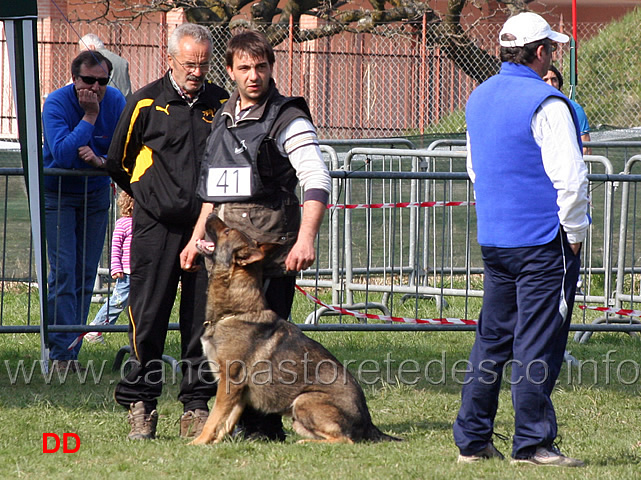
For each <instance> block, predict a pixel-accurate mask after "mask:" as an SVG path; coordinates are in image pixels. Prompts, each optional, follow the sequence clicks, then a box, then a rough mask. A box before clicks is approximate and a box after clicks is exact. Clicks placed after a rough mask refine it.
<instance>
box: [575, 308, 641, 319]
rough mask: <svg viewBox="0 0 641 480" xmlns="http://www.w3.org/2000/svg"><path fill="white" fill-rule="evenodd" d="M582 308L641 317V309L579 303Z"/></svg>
mask: <svg viewBox="0 0 641 480" xmlns="http://www.w3.org/2000/svg"><path fill="white" fill-rule="evenodd" d="M579 308H580V309H581V310H596V311H597V312H604V313H611V314H613V315H621V316H624V317H641V310H627V309H625V308H620V309H618V310H617V309H616V308H611V307H591V306H589V305H579Z"/></svg>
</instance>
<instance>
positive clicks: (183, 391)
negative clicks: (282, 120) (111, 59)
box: [107, 23, 228, 440]
mask: <svg viewBox="0 0 641 480" xmlns="http://www.w3.org/2000/svg"><path fill="white" fill-rule="evenodd" d="M212 45H213V39H212V37H211V33H210V32H209V30H207V29H206V28H205V27H203V26H201V25H196V24H192V23H185V24H182V25H180V26H178V27H177V28H176V29H175V30H174V31H173V32H172V34H171V36H170V37H169V42H168V48H167V53H168V63H169V70H168V71H167V72H166V73H165V75H164V76H163V77H162V78H160V79H159V80H156V81H154V82H152V83H150V84H149V85H147V86H145V87H143V88H141V89H140V90H137V91H136V92H134V93H133V94H132V95H131V96H130V97H129V99H128V101H127V106H126V107H125V111H124V112H123V114H122V116H121V118H120V122H119V123H118V127H117V128H116V132H115V134H114V141H113V142H112V145H111V148H110V149H109V157H108V161H107V169H108V171H109V173H110V174H111V177H112V178H113V180H114V181H115V182H116V183H117V184H118V186H120V188H122V189H123V190H124V191H126V192H127V193H128V194H129V195H131V196H132V197H133V198H134V200H135V203H134V212H133V234H132V235H133V236H132V240H131V276H130V292H129V317H130V322H129V341H130V346H131V353H132V355H131V358H130V364H131V366H132V368H131V370H130V372H129V373H128V374H127V375H126V376H125V377H124V378H122V379H121V381H120V382H119V383H118V384H117V385H116V391H115V394H114V396H115V399H116V401H117V402H118V403H119V404H120V405H122V406H124V407H125V408H128V409H129V415H128V417H127V418H128V421H129V425H130V426H131V430H130V432H129V435H128V438H129V439H131V440H144V439H153V438H155V436H156V426H157V422H158V412H157V410H156V406H157V403H158V397H159V396H160V395H161V393H162V387H163V370H162V365H163V364H162V354H163V351H164V348H165V339H166V337H167V330H168V326H169V317H170V314H171V311H172V308H173V306H174V302H175V300H176V294H177V293H178V285H179V284H180V285H181V295H180V311H179V323H180V338H181V362H180V365H181V368H182V373H183V378H182V381H181V383H180V393H179V396H178V399H179V400H180V401H181V402H182V403H183V411H184V413H183V416H182V417H181V420H180V435H181V436H186V437H193V436H194V435H198V434H199V433H200V430H202V427H203V425H204V424H205V422H206V420H207V416H208V412H209V408H208V406H207V402H208V401H209V399H210V398H211V397H212V396H213V395H214V393H215V388H216V386H215V384H214V383H213V381H211V382H208V381H205V379H204V377H203V373H202V372H203V368H202V367H201V366H202V365H203V364H204V363H205V362H206V359H205V357H204V355H203V352H202V345H201V343H200V336H201V335H202V334H203V332H204V327H203V322H204V321H205V305H206V290H207V272H206V271H204V269H202V270H201V271H198V272H185V271H183V270H182V269H181V268H180V258H179V255H180V252H181V251H182V249H183V248H184V247H185V245H187V242H188V241H189V239H190V238H191V235H192V231H193V228H194V225H195V223H196V220H197V219H198V214H199V212H200V209H201V201H200V199H199V198H198V197H197V196H196V187H197V185H198V172H199V170H200V162H201V159H202V156H203V153H204V151H205V142H206V141H207V135H209V131H210V130H211V124H212V121H213V118H214V115H215V113H216V111H217V110H219V109H220V108H221V106H222V104H223V102H224V101H225V100H226V99H227V98H228V94H227V92H226V91H225V90H223V89H222V88H221V87H219V86H217V85H214V84H213V83H209V82H207V81H206V75H207V73H208V72H209V68H210V65H211V64H210V62H211V57H212Z"/></svg>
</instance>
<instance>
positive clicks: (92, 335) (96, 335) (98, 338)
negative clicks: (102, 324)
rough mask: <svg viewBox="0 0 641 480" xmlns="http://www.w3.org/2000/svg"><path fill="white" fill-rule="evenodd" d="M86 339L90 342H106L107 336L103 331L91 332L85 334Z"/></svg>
mask: <svg viewBox="0 0 641 480" xmlns="http://www.w3.org/2000/svg"><path fill="white" fill-rule="evenodd" d="M84 340H85V342H89V343H105V337H103V336H102V332H89V333H87V334H85V336H84Z"/></svg>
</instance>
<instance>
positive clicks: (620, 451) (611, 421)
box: [0, 295, 641, 480]
mask: <svg viewBox="0 0 641 480" xmlns="http://www.w3.org/2000/svg"><path fill="white" fill-rule="evenodd" d="M409 303H411V302H409ZM454 303H456V302H454ZM421 305H422V306H421V311H420V312H419V313H420V314H421V315H428V314H429V313H430V309H434V305H433V304H432V303H431V302H427V301H426V302H422V303H421ZM93 308H97V306H95V305H94V307H93ZM311 308H312V306H311V305H310V304H309V302H308V300H306V299H305V298H304V297H303V296H302V295H297V296H296V301H295V310H294V312H295V314H294V319H295V321H301V320H302V318H304V315H305V314H306V312H308V311H309V310H310V309H311ZM399 308H400V307H399ZM406 308H408V309H410V310H411V308H410V307H406ZM450 308H451V309H453V311H454V312H456V311H457V310H456V309H457V308H461V307H460V306H457V305H452V306H450ZM398 313H400V314H402V313H403V312H401V311H399V312H398ZM576 315H579V316H580V315H581V314H580V313H577V312H575V321H577V320H576ZM334 321H335V320H334ZM121 322H122V320H121ZM310 336H312V337H313V338H315V339H316V340H318V341H320V342H321V343H323V344H324V345H325V346H326V347H328V348H329V349H330V350H331V351H332V352H333V353H334V354H335V355H336V356H337V357H338V358H339V359H340V360H342V361H343V362H344V363H348V364H349V365H350V370H351V371H352V373H353V374H354V375H355V376H356V377H357V379H358V380H359V381H360V382H361V385H362V386H363V388H364V390H365V393H366V396H367V400H368V404H369V407H370V410H371V412H372V416H373V419H374V422H375V423H376V424H377V425H378V426H379V427H380V428H381V429H382V430H383V431H385V432H387V433H390V434H393V435H397V436H400V437H402V438H403V439H404V440H405V441H404V442H402V443H391V444H390V443H384V444H359V445H352V446H348V445H316V444H298V443H296V441H297V440H299V439H300V438H299V437H298V436H297V435H296V434H294V433H293V432H292V431H291V429H290V426H291V422H290V421H289V420H286V423H285V424H286V428H287V429H288V430H289V433H290V435H289V438H288V440H287V441H286V442H285V443H284V444H274V443H267V442H256V441H254V442H247V441H240V440H228V441H225V442H224V443H222V444H220V445H211V446H205V447H193V446H188V445H187V444H186V443H187V442H186V441H185V440H184V439H181V438H180V437H179V436H178V423H177V422H178V418H179V417H180V414H181V413H182V406H181V404H180V403H179V402H178V401H177V399H176V397H177V393H178V385H179V381H180V378H175V377H174V376H173V375H172V374H171V373H170V370H169V368H167V377H166V382H167V383H166V385H165V388H164V391H163V395H162V397H161V398H160V402H159V406H158V410H159V413H160V420H159V426H158V438H157V440H155V441H151V442H129V441H127V440H126V435H127V433H128V431H129V428H128V425H127V421H126V412H125V411H124V409H122V408H121V407H119V406H118V405H116V404H115V402H114V401H113V388H114V384H115V383H116V382H117V381H118V379H119V378H120V374H119V373H118V372H117V373H113V372H112V371H111V365H112V362H113V359H114V356H115V354H116V352H117V350H118V349H119V348H120V347H121V346H123V345H125V344H126V343H127V340H126V335H125V334H124V333H111V334H108V335H107V337H106V338H107V341H106V343H105V344H103V345H89V344H85V346H83V349H82V351H81V355H80V360H81V361H82V362H83V363H84V364H85V365H87V366H89V367H90V368H89V371H88V375H87V376H86V377H79V376H78V375H77V374H71V375H70V376H69V377H68V378H66V379H64V378H59V377H58V376H57V375H56V374H54V375H53V376H52V377H50V378H45V377H43V375H42V374H40V373H39V365H38V363H37V362H38V359H39V338H38V336H37V335H34V334H5V335H0V358H1V359H2V364H0V422H1V425H2V426H3V432H2V435H0V447H1V448H0V478H29V479H31V478H33V479H41V478H51V479H59V478H60V479H77V478H92V479H102V478H109V479H114V478H118V479H121V478H132V479H137V478H140V479H146V480H147V479H149V478H158V479H160V478H172V479H173V478H181V479H183V478H184V479H192V478H193V479H200V478H225V479H228V478H232V479H250V478H257V479H270V478H274V479H307V478H309V479H311V478H314V479H352V478H353V479H362V478H376V479H388V478H389V479H401V478H402V479H405V478H408V479H410V478H411V479H426V478H448V479H450V478H453V479H470V478H475V479H476V478H479V479H480V478H486V479H495V478H501V479H514V478H536V479H538V478H543V479H545V478H550V479H553V478H554V479H558V478H576V479H586V478H594V479H612V480H619V479H633V478H638V472H639V468H640V467H641V434H640V433H639V432H640V429H639V425H641V395H640V394H641V381H640V379H639V376H640V372H639V362H640V360H641V357H640V355H639V346H640V344H639V340H638V339H636V338H632V337H630V336H628V335H625V334H603V333H601V334H595V335H594V336H593V337H592V339H591V340H590V342H588V343H586V344H576V343H573V342H571V343H570V344H569V347H568V348H569V349H570V350H571V351H572V353H573V355H575V356H576V357H577V358H578V359H579V360H580V361H581V362H583V363H582V365H581V366H580V367H579V368H577V367H572V368H571V369H568V367H567V366H566V367H564V369H563V371H562V373H561V376H560V379H559V383H558V388H557V389H556V391H555V393H554V396H553V400H554V402H555V406H556V409H557V415H558V418H559V429H560V434H561V436H562V444H561V448H562V450H563V451H564V452H565V453H567V454H568V455H572V456H576V457H578V458H582V459H584V460H585V461H586V462H587V463H588V466H587V467H586V468H583V469H580V470H570V469H564V470H559V469H556V468H552V467H538V468H537V467H532V466H527V465H520V466H514V465H510V464H509V462H498V461H491V462H486V463H483V464H479V465H458V464H456V456H457V450H456V448H455V446H454V444H453V440H452V432H451V427H452V422H453V421H454V419H455V417H456V413H457V410H458V404H459V397H460V389H461V382H462V379H463V373H462V372H463V370H464V362H465V361H466V360H467V356H468V353H469V350H470V348H471V344H472V341H473V333H472V332H405V333H400V332H379V333H374V332H343V333H337V332H323V333H321V332H316V333H310ZM179 349H180V347H179V337H178V333H177V332H171V333H170V334H169V338H168V342H167V348H166V353H168V354H170V355H172V356H174V357H176V358H177V357H178V356H179ZM32 369H33V371H32ZM508 378H509V377H508ZM512 419H513V417H512V409H511V400H510V394H509V389H508V386H506V385H504V387H503V391H502V394H501V404H500V407H499V412H498V416H497V424H496V430H497V432H498V433H501V434H504V435H507V436H510V435H511V434H512V433H513V420H512ZM43 433H57V434H58V435H60V436H61V437H62V434H63V433H75V434H77V435H78V438H79V439H80V441H81V445H80V449H79V450H78V452H77V453H67V454H64V453H61V452H59V453H49V454H44V453H43V452H42V448H43ZM495 443H496V445H497V447H498V448H499V449H500V450H501V451H503V452H504V453H505V454H509V453H510V448H511V445H510V442H509V441H502V440H498V439H497V440H496V442H495ZM73 446H74V442H73V441H71V443H70V447H73ZM49 447H50V448H51V443H50V444H49Z"/></svg>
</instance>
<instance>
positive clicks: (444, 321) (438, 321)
mask: <svg viewBox="0 0 641 480" xmlns="http://www.w3.org/2000/svg"><path fill="white" fill-rule="evenodd" d="M296 288H297V289H298V291H299V292H300V293H302V294H303V295H305V296H306V297H307V298H309V299H310V300H311V301H312V302H314V303H316V304H317V305H320V306H321V307H325V308H327V309H329V310H332V311H334V312H339V313H342V314H343V315H351V316H353V317H356V318H363V319H369V320H384V321H387V322H399V323H413V324H414V323H424V324H430V325H476V323H477V322H476V320H465V319H462V318H405V317H393V316H391V315H375V314H373V313H362V312H356V311H354V310H347V309H346V308H342V307H334V306H331V305H327V304H326V303H323V302H321V301H320V300H319V299H318V298H316V297H314V296H313V295H310V294H309V293H307V292H306V291H305V290H303V289H302V288H301V287H299V286H298V285H296Z"/></svg>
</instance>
